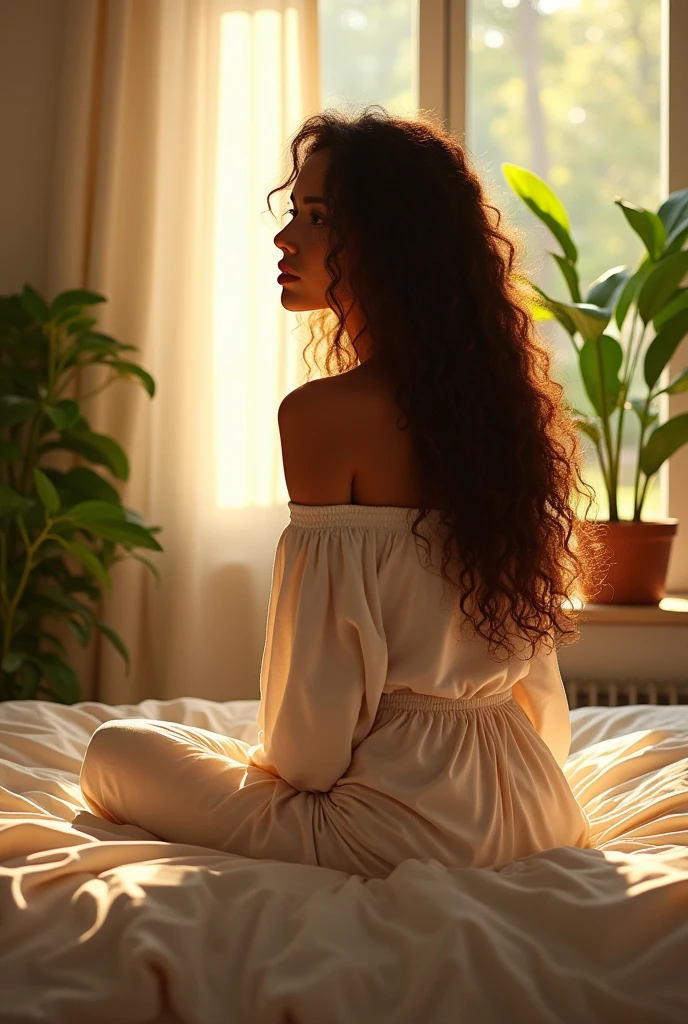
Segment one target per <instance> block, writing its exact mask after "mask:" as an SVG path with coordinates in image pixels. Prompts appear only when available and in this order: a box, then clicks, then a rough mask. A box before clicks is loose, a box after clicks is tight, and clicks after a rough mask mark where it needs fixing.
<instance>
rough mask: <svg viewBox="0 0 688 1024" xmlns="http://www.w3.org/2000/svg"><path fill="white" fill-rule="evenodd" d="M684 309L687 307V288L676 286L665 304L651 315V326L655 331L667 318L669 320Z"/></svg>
mask: <svg viewBox="0 0 688 1024" xmlns="http://www.w3.org/2000/svg"><path fill="white" fill-rule="evenodd" d="M684 309H688V288H677V289H676V291H675V292H674V294H673V295H672V297H671V298H670V299H669V301H668V302H667V304H666V306H664V307H663V308H662V309H661V310H660V311H659V313H657V314H656V315H655V316H653V317H652V326H653V327H654V329H655V331H658V330H659V329H660V327H663V326H664V324H665V323H666V322H667V320H671V319H672V317H674V316H676V314H677V313H680V312H681V311H682V310H684Z"/></svg>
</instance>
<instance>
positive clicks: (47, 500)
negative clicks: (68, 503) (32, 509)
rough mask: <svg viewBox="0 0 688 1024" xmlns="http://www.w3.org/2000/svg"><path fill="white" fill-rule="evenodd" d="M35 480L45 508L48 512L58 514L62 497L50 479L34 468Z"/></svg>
mask: <svg viewBox="0 0 688 1024" xmlns="http://www.w3.org/2000/svg"><path fill="white" fill-rule="evenodd" d="M33 479H34V483H35V485H36V490H37V491H38V497H39V498H40V499H41V503H42V504H43V506H44V507H45V508H47V510H48V512H57V510H58V509H59V507H60V496H59V494H58V493H57V491H56V490H55V488H54V487H53V485H52V483H51V482H50V480H49V479H48V477H47V476H46V475H45V473H42V472H41V471H40V469H36V467H35V466H34V467H33Z"/></svg>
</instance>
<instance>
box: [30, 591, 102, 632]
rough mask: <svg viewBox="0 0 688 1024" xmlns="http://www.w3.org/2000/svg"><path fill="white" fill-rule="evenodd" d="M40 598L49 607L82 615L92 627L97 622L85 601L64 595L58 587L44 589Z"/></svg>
mask: <svg viewBox="0 0 688 1024" xmlns="http://www.w3.org/2000/svg"><path fill="white" fill-rule="evenodd" d="M40 598H41V601H42V603H44V604H45V605H46V606H47V607H53V608H55V609H59V610H64V611H69V612H72V613H73V614H76V615H81V616H82V618H83V619H85V621H86V622H88V623H90V625H93V624H94V623H95V621H96V620H95V616H94V614H93V612H92V611H91V609H90V608H89V606H88V605H87V604H84V602H83V601H77V599H76V598H75V597H70V596H69V594H65V593H63V591H62V590H58V588H57V587H44V588H43V589H42V590H41V591H40Z"/></svg>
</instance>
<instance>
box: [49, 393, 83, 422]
mask: <svg viewBox="0 0 688 1024" xmlns="http://www.w3.org/2000/svg"><path fill="white" fill-rule="evenodd" d="M43 412H44V413H45V415H46V416H48V417H49V419H50V420H52V423H53V425H54V427H55V429H56V430H69V429H70V428H71V427H74V426H76V424H77V423H78V422H79V418H80V416H81V411H80V409H79V406H78V404H77V402H74V401H72V399H71V398H63V399H61V400H60V401H59V402H56V403H55V405H48V404H44V405H43Z"/></svg>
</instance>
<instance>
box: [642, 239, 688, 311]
mask: <svg viewBox="0 0 688 1024" xmlns="http://www.w3.org/2000/svg"><path fill="white" fill-rule="evenodd" d="M686 273H688V250H687V251H685V252H676V253H673V254H672V255H671V256H665V257H664V258H663V259H661V260H660V261H659V263H656V264H655V265H654V266H653V267H652V270H651V271H650V273H649V274H648V275H647V277H646V279H645V281H644V283H643V285H642V287H641V288H640V291H639V292H638V312H639V313H640V316H641V318H642V321H643V323H645V324H646V323H648V322H649V321H650V320H652V319H653V317H655V316H656V315H657V314H658V313H659V312H660V310H661V309H662V308H663V307H664V306H665V305H666V304H667V302H669V301H670V300H671V298H672V296H673V294H674V292H675V290H676V288H677V287H678V285H679V284H680V283H681V281H682V280H683V278H684V277H685V275H686Z"/></svg>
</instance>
